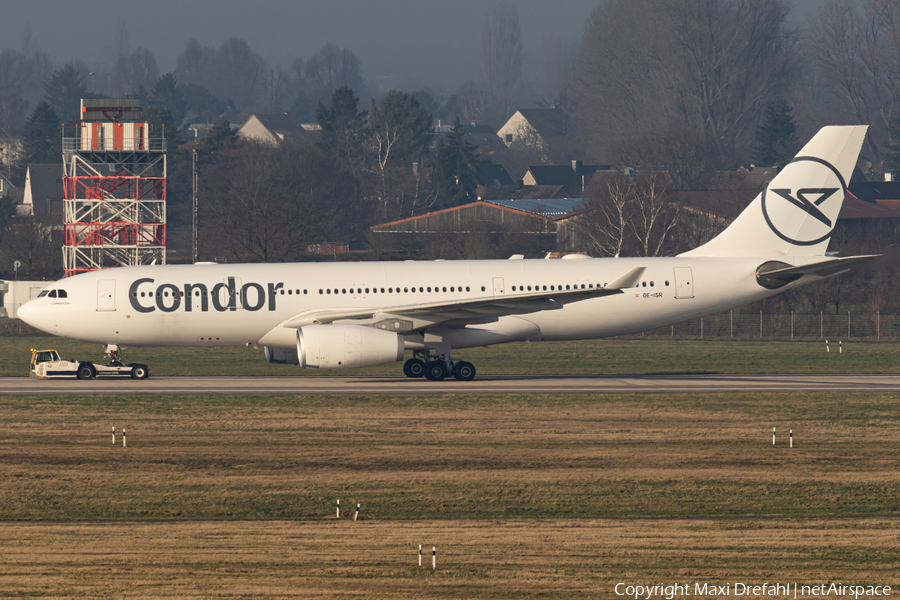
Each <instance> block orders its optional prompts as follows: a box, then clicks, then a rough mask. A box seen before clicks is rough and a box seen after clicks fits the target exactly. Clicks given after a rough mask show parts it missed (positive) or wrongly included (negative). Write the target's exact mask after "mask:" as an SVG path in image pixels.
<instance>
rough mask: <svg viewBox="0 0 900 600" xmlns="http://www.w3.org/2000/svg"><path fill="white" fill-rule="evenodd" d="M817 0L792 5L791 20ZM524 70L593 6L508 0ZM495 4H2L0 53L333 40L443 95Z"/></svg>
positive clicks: (266, 46) (399, 0)
mask: <svg viewBox="0 0 900 600" xmlns="http://www.w3.org/2000/svg"><path fill="white" fill-rule="evenodd" d="M823 1H824V0H797V1H796V5H797V10H796V11H795V13H796V14H795V18H797V19H804V20H805V15H806V14H807V13H808V11H809V10H810V9H811V8H813V7H815V6H819V5H821V4H822V3H823ZM513 3H514V5H515V6H516V8H517V9H518V13H519V19H520V21H521V25H522V34H523V43H524V46H525V53H526V61H527V64H526V68H527V67H528V65H529V64H533V61H534V59H535V56H536V54H537V52H538V51H539V49H540V47H541V42H542V40H543V39H544V38H545V37H548V36H549V37H550V38H559V37H562V36H574V37H576V38H579V39H580V37H581V35H582V33H583V31H584V26H585V23H586V21H587V19H588V17H589V16H590V13H591V11H592V10H593V8H594V7H595V6H596V5H597V4H598V0H555V1H553V0H514V2H513ZM493 6H494V2H493V1H492V0H294V1H289V0H255V1H239V0H215V1H213V0H145V1H143V2H136V1H133V0H119V1H117V2H112V1H109V0H77V1H76V0H8V1H7V2H4V9H3V16H2V18H0V49H2V48H19V47H20V44H21V39H22V35H23V32H24V31H25V28H26V26H30V28H31V32H32V38H33V40H34V41H35V42H36V43H37V45H38V47H39V48H41V49H42V50H44V51H46V52H48V53H49V54H50V56H51V57H52V58H53V60H54V61H55V62H57V63H64V62H66V61H68V60H70V59H73V58H81V59H83V60H85V61H86V62H87V63H88V64H89V65H95V64H111V63H112V62H113V56H112V55H113V48H114V44H115V32H116V25H117V23H118V22H119V21H120V20H121V19H124V20H125V22H126V25H127V28H128V34H129V39H130V42H131V46H132V48H135V47H138V46H144V47H146V48H149V49H150V51H151V52H153V54H154V56H155V57H156V60H157V62H158V63H159V68H160V72H166V71H171V70H174V68H175V59H176V57H177V56H178V54H180V53H181V52H182V51H183V50H184V47H185V44H186V43H187V41H188V40H189V39H190V38H192V37H195V38H197V39H198V40H199V41H200V43H201V44H203V45H205V46H213V47H218V46H219V45H220V44H221V43H222V42H223V41H224V40H226V39H228V38H230V37H238V38H243V39H244V40H246V41H247V43H248V44H249V45H250V47H251V48H252V49H253V50H254V51H255V52H257V53H259V54H261V55H263V56H264V57H265V58H266V59H267V60H268V61H269V62H270V64H273V65H276V66H282V67H287V66H289V65H290V63H291V62H292V61H293V60H294V59H295V58H298V57H301V58H304V59H306V58H309V57H310V56H311V55H312V54H313V53H315V52H316V51H317V50H318V49H319V48H320V47H321V46H322V45H323V44H324V43H326V42H329V41H330V42H334V43H335V44H337V45H338V46H341V47H347V48H349V49H350V50H352V51H353V52H354V53H356V54H357V56H359V58H360V59H361V61H362V65H363V70H364V72H365V75H366V77H367V78H373V79H376V80H379V81H381V82H384V83H385V84H386V85H388V86H390V85H392V84H393V85H395V86H397V87H402V88H404V89H412V88H413V87H418V86H419V85H423V84H427V85H430V86H431V87H433V88H435V89H436V90H437V91H442V92H449V91H452V90H453V89H455V88H456V87H457V86H458V85H459V84H460V83H462V82H463V81H464V80H466V79H472V78H477V76H478V56H479V44H480V32H481V26H482V23H483V20H484V16H485V14H486V12H487V11H489V10H490V9H491V8H492V7H493Z"/></svg>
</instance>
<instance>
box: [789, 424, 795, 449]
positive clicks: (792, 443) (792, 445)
mask: <svg viewBox="0 0 900 600" xmlns="http://www.w3.org/2000/svg"><path fill="white" fill-rule="evenodd" d="M790 447H791V448H793V447H794V430H793V429H791V446H790Z"/></svg>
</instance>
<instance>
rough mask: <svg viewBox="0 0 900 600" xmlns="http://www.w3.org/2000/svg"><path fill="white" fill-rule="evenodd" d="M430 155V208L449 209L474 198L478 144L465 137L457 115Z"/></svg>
mask: <svg viewBox="0 0 900 600" xmlns="http://www.w3.org/2000/svg"><path fill="white" fill-rule="evenodd" d="M434 154H435V156H434V171H433V172H432V175H431V179H432V182H433V183H434V187H435V193H436V197H437V199H436V201H435V203H434V206H433V208H434V209H442V208H451V207H453V206H460V205H461V204H465V203H467V202H474V201H475V200H477V196H476V195H475V188H477V187H478V171H477V168H478V167H477V166H478V164H479V163H480V162H481V160H480V158H479V156H478V147H477V146H475V145H474V144H471V143H469V141H468V140H466V132H465V130H464V129H463V128H462V125H460V123H459V117H457V118H456V120H455V121H454V123H453V129H452V130H451V131H450V133H449V134H448V135H447V137H446V139H442V140H439V141H438V144H437V148H436V149H435V153H434Z"/></svg>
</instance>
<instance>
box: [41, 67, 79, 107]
mask: <svg viewBox="0 0 900 600" xmlns="http://www.w3.org/2000/svg"><path fill="white" fill-rule="evenodd" d="M44 91H45V92H46V98H47V102H49V103H50V106H51V107H53V110H54V111H55V112H56V114H57V115H61V116H63V117H65V118H66V119H70V118H75V119H77V118H78V114H79V111H80V110H81V99H82V98H84V97H85V94H86V92H87V84H86V83H85V81H84V71H82V70H81V69H80V68H79V67H77V66H75V63H73V62H70V63H68V64H67V65H66V66H64V67H62V68H61V69H57V70H55V71H53V75H51V76H50V79H49V80H48V81H47V83H46V84H45V85H44Z"/></svg>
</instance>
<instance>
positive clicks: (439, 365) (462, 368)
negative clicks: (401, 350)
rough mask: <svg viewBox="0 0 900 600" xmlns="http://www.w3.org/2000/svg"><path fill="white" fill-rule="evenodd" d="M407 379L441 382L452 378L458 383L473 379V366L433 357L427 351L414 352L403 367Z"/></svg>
mask: <svg viewBox="0 0 900 600" xmlns="http://www.w3.org/2000/svg"><path fill="white" fill-rule="evenodd" d="M403 374H404V375H406V376H407V377H425V379H428V380H429V381H443V380H444V379H446V378H447V377H449V376H451V375H452V376H453V377H454V378H455V379H457V380H459V381H472V380H473V379H475V365H473V364H472V363H470V362H466V361H464V360H453V359H452V358H450V357H449V356H446V355H440V356H438V355H435V354H432V353H431V352H430V351H427V350H416V351H414V352H413V357H412V358H411V359H409V360H408V361H406V363H404V365H403Z"/></svg>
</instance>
